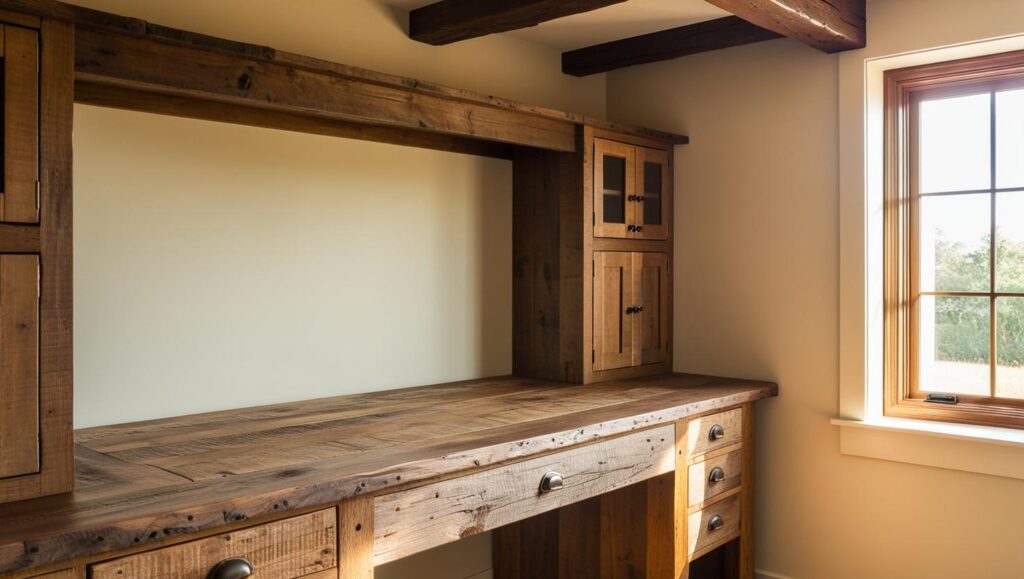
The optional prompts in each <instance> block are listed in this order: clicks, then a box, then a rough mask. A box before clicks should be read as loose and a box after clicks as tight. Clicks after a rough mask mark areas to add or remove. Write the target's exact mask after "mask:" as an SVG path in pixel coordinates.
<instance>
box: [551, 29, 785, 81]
mask: <svg viewBox="0 0 1024 579" xmlns="http://www.w3.org/2000/svg"><path fill="white" fill-rule="evenodd" d="M781 37H782V34H780V33H778V32H772V31H771V30H766V29H765V28H761V27H760V26H756V25H754V24H751V23H749V22H747V21H746V20H743V19H742V18H737V17H736V16H726V17H725V18H718V19H715V20H708V21H706V22H698V23H696V24H690V25H687V26H680V27H678V28H670V29H668V30H661V31H658V32H652V33H650V34H643V35H640V36H634V37H631V38H624V39H621V40H613V41H611V42H605V43H602V44H595V45H593V46H587V47H584V48H578V49H576V50H570V51H568V52H565V53H563V54H562V72H564V73H566V74H571V75H573V76H588V75H591V74H598V73H602V72H609V71H612V70H616V69H619V68H625V67H627V66H635V65H638V64H647V63H650V62H659V61H662V60H671V59H673V58H680V57H683V56H689V55H691V54H697V53H700V52H708V51H711V50H720V49H723V48H729V47H732V46H742V45H744V44H753V43H755V42H763V41H765V40H774V39H776V38H781Z"/></svg>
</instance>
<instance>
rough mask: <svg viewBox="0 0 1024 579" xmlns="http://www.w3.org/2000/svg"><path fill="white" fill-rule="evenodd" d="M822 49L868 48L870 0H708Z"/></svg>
mask: <svg viewBox="0 0 1024 579" xmlns="http://www.w3.org/2000/svg"><path fill="white" fill-rule="evenodd" d="M708 2H710V3H711V4H714V5H715V6H718V7H719V8H722V9H723V10H728V11H729V12H732V13H733V14H735V15H736V16H739V17H740V18H742V19H744V20H746V21H748V22H752V23H754V24H756V25H758V26H762V27H764V28H767V29H769V30H773V31H775V32H778V33H779V34H783V35H785V36H788V37H789V38H792V39H793V40H798V41H800V42H802V43H804V44H807V45H808V46H813V47H814V48H817V49H818V50H821V51H822V52H840V51H843V50H852V49H855V48H864V46H865V45H866V43H867V25H866V4H867V1H866V0H708Z"/></svg>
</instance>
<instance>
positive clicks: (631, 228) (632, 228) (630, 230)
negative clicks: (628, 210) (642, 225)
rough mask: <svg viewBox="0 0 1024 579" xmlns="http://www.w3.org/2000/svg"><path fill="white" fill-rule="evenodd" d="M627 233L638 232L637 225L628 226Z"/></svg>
mask: <svg viewBox="0 0 1024 579" xmlns="http://www.w3.org/2000/svg"><path fill="white" fill-rule="evenodd" d="M626 231H629V232H630V233H632V232H634V231H636V225H627V226H626Z"/></svg>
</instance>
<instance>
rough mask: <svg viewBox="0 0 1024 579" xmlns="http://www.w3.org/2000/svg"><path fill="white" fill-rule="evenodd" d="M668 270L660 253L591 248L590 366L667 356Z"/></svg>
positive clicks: (608, 367)
mask: <svg viewBox="0 0 1024 579" xmlns="http://www.w3.org/2000/svg"><path fill="white" fill-rule="evenodd" d="M652 271H653V273H654V275H653V277H652V276H651V275H648V274H649V273H650V272H652ZM669 275H670V273H669V264H668V256H667V255H666V254H664V253H641V252H633V253H631V252H625V251H598V252H595V253H594V356H593V358H594V371H596V372H600V371H604V370H615V369H620V368H630V367H637V366H642V365H645V364H657V363H661V362H664V361H665V360H666V359H667V358H668V332H667V328H668V324H669V319H668V302H669V295H668V287H669V283H668V278H669Z"/></svg>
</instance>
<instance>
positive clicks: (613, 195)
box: [602, 155, 626, 223]
mask: <svg viewBox="0 0 1024 579" xmlns="http://www.w3.org/2000/svg"><path fill="white" fill-rule="evenodd" d="M602 194H603V195H602V197H603V199H604V221H605V223H625V222H626V160H625V159H623V158H622V157H613V156H611V155H605V156H604V191H602Z"/></svg>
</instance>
